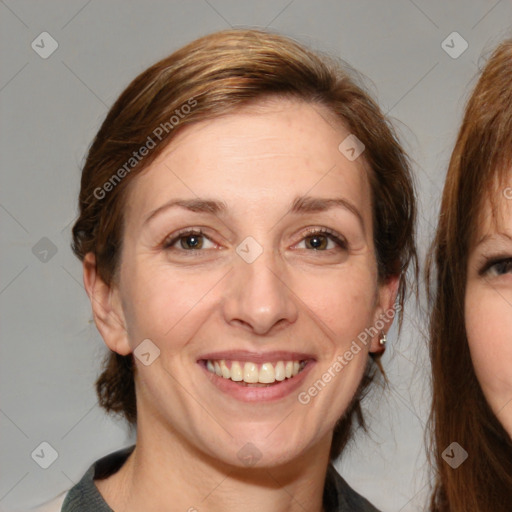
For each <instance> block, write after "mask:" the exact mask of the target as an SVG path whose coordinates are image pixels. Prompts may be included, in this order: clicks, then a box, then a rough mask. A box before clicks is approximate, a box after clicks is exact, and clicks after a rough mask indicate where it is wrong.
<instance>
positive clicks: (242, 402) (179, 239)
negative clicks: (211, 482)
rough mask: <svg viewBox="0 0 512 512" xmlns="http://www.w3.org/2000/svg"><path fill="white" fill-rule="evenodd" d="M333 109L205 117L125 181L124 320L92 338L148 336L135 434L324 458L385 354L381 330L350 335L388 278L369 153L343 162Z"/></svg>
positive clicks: (279, 457) (230, 455)
mask: <svg viewBox="0 0 512 512" xmlns="http://www.w3.org/2000/svg"><path fill="white" fill-rule="evenodd" d="M327 118H328V116H327V115H326V112H324V111H323V110H321V108H320V107H318V106H315V107H313V106H310V105H307V104H304V103H301V102H292V101H287V100H274V101H267V102H266V103H259V104H258V105H257V106H256V107H251V108H250V109H249V108H246V109H245V110H241V111H237V112H236V113H234V114H231V115H227V116H224V117H222V118H218V119H215V120H211V121H204V122H201V123H198V124H195V125H193V126H190V127H188V128H187V129H185V130H184V131H182V132H181V133H180V134H179V135H178V136H177V137H176V138H175V139H174V140H173V142H172V143H171V144H170V146H169V148H167V149H166V152H165V153H164V154H162V155H160V156H159V158H158V159H157V160H156V161H155V162H154V163H153V164H152V165H151V166H150V167H149V168H148V169H147V170H146V171H145V172H144V173H143V174H141V175H139V176H138V177H137V178H136V180H135V181H134V182H133V183H132V185H133V186H132V187H131V189H130V195H129V198H128V201H127V205H126V212H125V213H126V216H125V220H126V223H125V230H124V239H123V240H124V241H123V244H124V245H123V250H122V259H121V263H122V264H121V273H120V281H119V287H118V288H116V289H115V290H113V292H114V295H113V300H112V304H113V310H112V314H115V315H116V318H117V319H118V320H119V324H117V326H118V327H117V328H116V322H112V325H111V328H110V330H109V329H103V331H102V335H103V337H104V338H105V341H106V342H107V344H108V345H109V346H110V348H112V349H113V350H116V351H117V352H119V353H123V354H126V353H130V352H132V351H135V354H137V353H138V351H137V350H136V349H137V347H138V346H139V345H140V344H141V343H142V342H143V340H148V339H149V340H151V342H150V343H149V342H147V341H145V342H144V343H145V345H141V347H142V348H140V349H139V350H140V351H141V352H142V353H143V354H146V355H144V356H143V357H142V361H141V359H139V357H136V358H135V362H136V386H137V407H138V431H139V435H147V436H151V437H152V438H153V439H154V438H158V439H160V440H161V441H162V442H164V440H165V439H166V438H167V437H168V435H169V433H172V435H173V436H174V437H178V438H180V440H181V441H182V442H183V443H186V444H188V445H189V446H191V447H192V448H193V449H194V450H197V449H198V450H200V452H201V453H202V454H203V455H207V456H211V457H214V458H215V459H216V460H222V461H224V462H227V463H230V464H237V465H239V466H240V465H243V464H247V463H248V462H247V461H248V460H250V459H251V458H252V462H251V463H253V462H254V461H256V460H258V462H259V464H260V465H275V464H278V463H284V462H286V461H289V460H292V459H294V458H295V457H297V456H299V455H301V454H305V453H306V452H307V450H311V451H310V453H312V450H316V451H318V448H319V447H323V448H325V450H323V451H322V453H324V454H325V456H327V452H328V447H329V443H330V441H331V434H332V430H333V427H334V424H335V422H336V420H338V418H339V417H340V416H341V414H342V413H343V412H344V411H345V409H346V408H347V406H348V405H349V403H350V402H351V400H352V398H353V397H354V394H355V393H356V389H357V387H358V385H359V383H360V381H361V378H362V375H363V372H364V369H365V365H366V362H367V359H368V352H369V351H374V352H377V351H379V345H378V339H379V337H380V331H379V332H378V334H376V335H374V336H372V337H368V335H366V341H367V342H366V343H363V342H361V341H359V340H358V335H359V336H360V339H364V338H365V336H362V337H361V333H364V330H365V328H369V327H372V326H373V325H374V324H375V322H376V321H377V320H378V319H379V317H380V315H381V314H383V313H384V312H386V311H387V310H389V309H390V308H391V307H392V305H393V303H394V299H395V295H396V284H397V281H396V279H394V280H390V282H389V283H388V284H386V285H382V286H379V283H378V279H377V266H376V257H375V252H374V245H373V231H372V205H371V193H370V187H369V183H368V178H367V172H366V170H365V169H364V167H363V165H364V164H363V157H364V154H363V155H362V156H361V157H359V158H357V159H355V160H353V161H351V160H349V159H347V157H346V156H344V154H342V153H341V152H340V150H339V149H338V146H339V145H340V143H341V142H342V141H343V140H344V139H345V138H346V137H347V136H348V135H349V132H348V131H347V130H346V129H344V128H343V127H342V126H335V127H333V126H331V125H330V124H328V123H327V122H326V120H325V119H327ZM348 154H349V155H350V156H352V155H351V153H350V152H349V153H348ZM315 233H316V234H315ZM121 325H122V326H124V327H125V328H126V331H124V329H121V328H120V326H121ZM386 327H389V325H387V326H386ZM100 330H101V329H100ZM384 330H386V328H385V329H384ZM354 340H355V342H356V344H354V343H353V341H354ZM148 347H149V348H148ZM156 347H157V349H158V350H159V356H158V357H156V358H154V357H155V354H158V350H156ZM351 347H352V348H351ZM357 347H358V348H357ZM347 351H348V352H350V354H349V355H348V357H347V355H345V353H346V352H347ZM148 353H149V354H150V355H147V354H148ZM139 355H140V354H139ZM350 356H352V357H350ZM337 358H338V359H337ZM339 358H342V359H339ZM221 360H224V361H225V363H221ZM340 360H343V364H342V363H341V362H340ZM147 362H149V363H150V364H145V363H147ZM294 362H295V363H294ZM336 362H338V364H336ZM269 363H270V364H269ZM304 364H305V366H304V368H303V369H302V370H301V371H300V372H299V373H297V372H298V371H299V369H300V368H302V366H303V365H304ZM212 365H213V372H212V371H211V370H212ZM217 365H219V367H218V371H219V372H220V373H221V374H222V372H224V373H223V376H222V375H221V376H219V375H217V374H216V373H215V369H216V366H217ZM209 368H210V369H209ZM295 374H296V375H295ZM293 375H295V376H293ZM325 375H327V376H325ZM329 375H330V379H329ZM225 377H229V378H225ZM233 379H234V380H233ZM240 379H242V380H240ZM255 380H259V381H263V383H260V384H257V385H254V384H251V383H254V381H255ZM319 380H321V382H320V384H318V381H319ZM246 381H248V382H249V385H247V384H244V383H243V382H246ZM269 383H270V384H269ZM315 383H316V388H314V386H315ZM322 384H323V385H322ZM315 389H316V392H315Z"/></svg>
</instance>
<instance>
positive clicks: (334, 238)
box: [303, 228, 347, 252]
mask: <svg viewBox="0 0 512 512" xmlns="http://www.w3.org/2000/svg"><path fill="white" fill-rule="evenodd" d="M303 241H304V242H305V246H306V249H312V250H314V251H320V252H322V251H329V250H334V249H346V248H347V242H346V241H345V239H344V238H343V237H342V236H341V235H338V233H336V232H334V231H331V230H330V229H327V228H322V229H313V230H309V231H308V232H307V233H306V234H305V237H304V238H303Z"/></svg>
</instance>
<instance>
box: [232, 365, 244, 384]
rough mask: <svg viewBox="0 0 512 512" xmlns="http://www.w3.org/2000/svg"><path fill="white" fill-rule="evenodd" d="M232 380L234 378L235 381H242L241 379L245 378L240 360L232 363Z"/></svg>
mask: <svg viewBox="0 0 512 512" xmlns="http://www.w3.org/2000/svg"><path fill="white" fill-rule="evenodd" d="M228 379H229V377H228ZM231 380H234V381H235V382H240V381H241V380H244V374H243V372H242V367H241V366H240V363H239V362H238V361H233V362H232V363H231Z"/></svg>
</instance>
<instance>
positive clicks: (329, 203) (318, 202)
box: [144, 196, 364, 231]
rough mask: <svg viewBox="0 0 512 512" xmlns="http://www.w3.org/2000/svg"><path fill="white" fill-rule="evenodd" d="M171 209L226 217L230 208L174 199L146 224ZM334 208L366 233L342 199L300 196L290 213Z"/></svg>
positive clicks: (220, 203) (204, 201) (209, 201)
mask: <svg viewBox="0 0 512 512" xmlns="http://www.w3.org/2000/svg"><path fill="white" fill-rule="evenodd" d="M171 208H184V209H186V210H189V211H191V212H194V213H207V214H211V215H224V214H225V213H226V212H227V210H228V207H227V205H226V203H225V202H223V201H216V200H213V199H205V198H196V199H172V200H170V201H168V202H167V203H165V204H163V205H162V206H159V207H158V208H156V209H155V210H153V211H151V212H150V214H149V215H148V217H147V218H146V219H145V220H144V224H147V223H148V222H150V221H151V220H152V219H153V218H155V217H156V216H158V215H160V214H161V213H163V212H164V211H167V210H169V209H171ZM333 208H343V209H344V210H347V211H349V212H350V213H352V214H353V215H354V216H355V217H357V219H358V221H359V223H360V224H361V227H362V228H363V231H364V221H363V217H362V215H361V213H360V212H359V210H358V209H357V208H356V206H355V205H353V204H352V203H351V202H350V201H348V200H347V199H344V198H342V197H339V198H324V197H311V196H299V197H296V198H295V199H294V200H293V202H292V206H291V207H290V209H289V211H288V212H287V214H288V213H291V214H301V213H319V212H324V211H327V210H331V209H333Z"/></svg>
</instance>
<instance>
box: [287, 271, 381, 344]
mask: <svg viewBox="0 0 512 512" xmlns="http://www.w3.org/2000/svg"><path fill="white" fill-rule="evenodd" d="M293 289H294V292H295V293H296V294H297V296H298V297H299V298H300V299H301V302H302V303H303V304H304V305H305V306H306V307H303V308H302V309H303V311H304V312H305V313H306V314H309V313H310V314H311V316H312V317H313V318H314V319H316V320H317V321H316V323H317V324H318V325H320V326H324V332H326V334H327V336H328V337H329V338H334V340H333V341H336V343H337V345H340V346H344V345H345V344H346V343H347V342H348V343H349V342H350V341H351V340H353V339H354V338H356V337H357V335H358V334H359V333H360V332H362V331H363V330H364V329H365V328H366V327H368V326H370V325H371V322H372V319H373V314H374V308H375V294H376V282H375V280H374V276H373V275H372V274H371V272H369V270H368V267H365V268H357V267H352V268H347V269H344V270H340V271H338V272H332V273H325V274H316V275H308V276H307V278H306V277H303V278H302V279H300V278H297V279H296V280H295V283H294V288H293Z"/></svg>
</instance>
